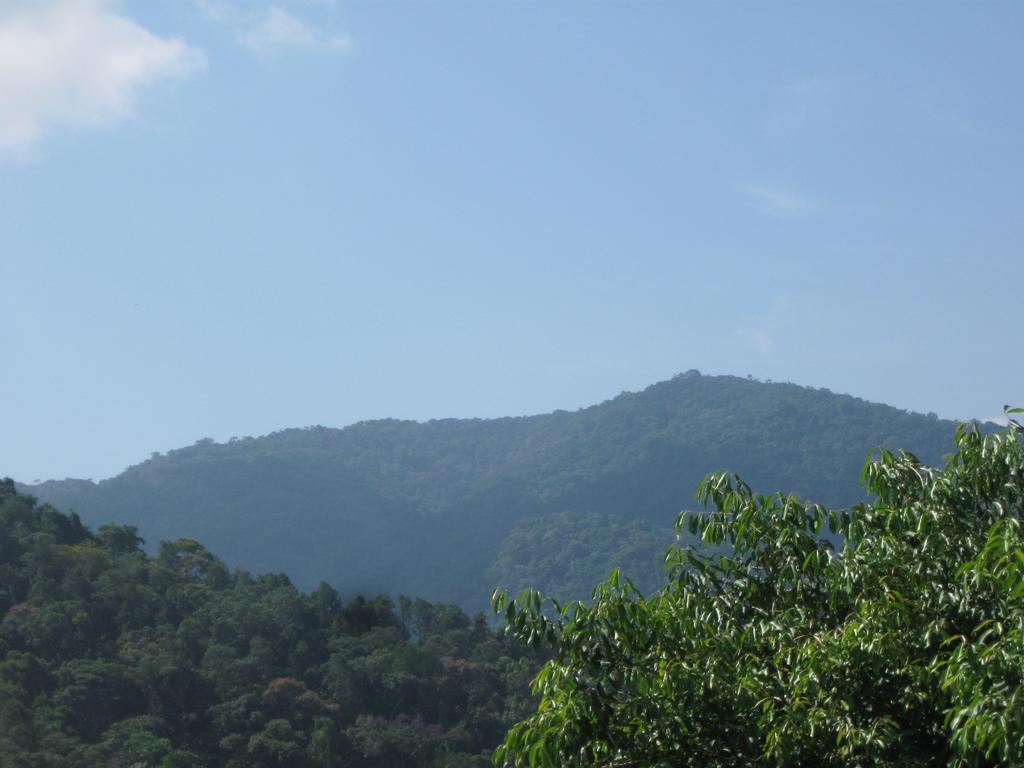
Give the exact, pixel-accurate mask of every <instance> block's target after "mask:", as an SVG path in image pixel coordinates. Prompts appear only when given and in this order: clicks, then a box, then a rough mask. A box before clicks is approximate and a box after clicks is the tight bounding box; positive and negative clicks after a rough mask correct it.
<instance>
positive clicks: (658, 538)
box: [22, 371, 953, 609]
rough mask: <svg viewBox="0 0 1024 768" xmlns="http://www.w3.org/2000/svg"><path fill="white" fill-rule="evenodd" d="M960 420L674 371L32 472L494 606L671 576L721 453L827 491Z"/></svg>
mask: <svg viewBox="0 0 1024 768" xmlns="http://www.w3.org/2000/svg"><path fill="white" fill-rule="evenodd" d="M952 429H953V425H952V423H951V422H948V421H943V420H940V419H938V418H936V417H935V416H934V415H933V414H929V415H927V416H925V415H921V414H917V413H908V412H906V411H901V410H898V409H896V408H892V407H889V406H885V405H878V404H874V403H869V402H866V401H864V400H861V399H858V398H855V397H851V396H848V395H839V394H834V393H832V392H829V391H828V390H822V389H812V388H807V387H801V386H797V385H795V384H788V383H787V384H781V383H768V382H760V381H756V380H752V379H743V378H738V377H733V376H702V375H701V374H700V373H699V372H697V371H690V372H687V373H685V374H680V375H678V376H676V377H674V378H673V379H671V380H669V381H664V382H661V383H658V384H655V385H653V386H650V387H648V388H647V389H645V390H643V391H641V392H636V393H623V394H621V395H619V396H618V397H616V398H614V399H612V400H609V401H606V402H603V403H601V404H599V405H594V406H591V407H588V408H582V409H580V410H577V411H575V412H567V411H556V412H554V413H550V414H544V415H538V416H524V417H516V418H500V419H486V420H485V419H442V420H435V421H428V422H425V423H418V422H412V421H396V420H382V421H371V422H362V423H358V424H354V425H352V426H349V427H346V428H344V429H331V428H326V427H320V426H317V427H309V428H304V429H287V430H283V431H280V432H275V433H273V434H270V435H266V436H264V437H259V438H243V439H233V440H231V441H229V442H227V443H216V442H214V441H212V440H209V439H206V440H200V441H199V442H197V443H196V444H195V445H192V446H189V447H187V448H181V449H178V450H173V451H170V452H168V453H167V454H165V455H154V456H153V457H152V458H150V459H149V460H147V461H144V462H143V463H141V464H138V465H135V466H133V467H130V468H128V469H127V470H125V471H124V472H123V473H121V474H120V475H118V476H116V477H113V478H110V479H108V480H103V481H101V482H99V483H93V482H91V481H86V480H70V479H69V480H62V481H49V482H45V483H41V484H38V485H35V486H22V488H23V489H24V490H26V491H28V492H29V493H31V494H33V495H35V496H36V497H38V498H40V499H41V500H43V501H46V502H49V503H51V504H53V505H54V506H56V507H58V508H60V509H64V510H74V511H75V512H77V513H78V514H79V515H80V517H81V518H82V520H83V521H84V522H85V523H87V524H89V525H92V526H96V525H100V524H103V523H106V522H110V521H117V522H122V523H128V524H131V525H136V526H138V528H139V533H140V534H141V535H142V536H143V537H144V538H145V539H146V540H147V541H148V542H149V543H150V545H151V546H154V545H156V544H157V542H158V541H160V540H165V539H177V538H181V537H186V538H193V539H198V540H201V541H203V542H204V544H206V545H207V546H209V547H210V548H211V549H212V550H214V551H216V552H218V553H219V554H220V555H221V556H222V557H223V558H224V559H225V560H226V561H227V562H228V563H229V564H230V565H232V566H237V567H241V568H244V569H248V570H253V571H257V572H263V571H284V572H286V573H288V574H289V575H290V577H291V578H292V579H293V580H294V581H295V582H296V583H297V584H298V585H299V586H300V587H303V588H311V587H313V586H315V585H316V584H317V583H318V582H320V581H321V580H324V581H327V582H329V583H330V584H332V585H333V586H334V587H336V588H337V589H338V590H339V591H340V592H341V593H342V594H347V595H351V594H355V593H360V592H361V593H371V594H374V593H378V592H390V593H392V594H414V595H420V596H423V597H426V598H428V599H432V600H445V601H451V602H456V603H459V604H461V605H463V606H465V607H467V608H470V609H474V608H479V607H481V606H482V605H484V603H485V601H486V598H487V595H488V594H489V592H490V590H491V588H492V587H494V586H495V585H496V584H502V585H504V586H506V587H508V588H510V589H516V588H518V587H520V586H524V585H527V584H530V585H534V586H538V587H539V588H541V589H542V590H548V591H550V592H551V593H553V594H555V595H558V596H562V597H569V596H576V597H579V596H585V595H584V594H582V592H583V590H585V589H586V588H587V585H591V584H594V583H596V582H597V581H599V580H600V579H601V578H602V577H603V576H605V575H607V571H608V570H609V569H610V568H611V567H612V566H622V567H623V569H624V570H625V572H626V573H627V574H628V575H631V576H634V577H635V578H636V580H637V581H638V583H639V584H640V585H641V586H644V585H651V584H654V583H658V578H657V577H658V575H659V571H658V567H659V565H658V564H659V563H660V556H661V554H662V553H663V551H664V549H665V547H666V546H667V545H668V543H669V542H670V541H671V537H672V535H673V532H672V523H673V521H674V519H675V516H676V514H677V513H678V512H679V511H680V510H681V509H683V508H685V507H687V506H690V504H691V499H692V498H693V494H694V491H695V489H696V487H697V484H698V482H699V481H700V479H701V478H702V477H703V476H704V475H705V474H706V473H707V472H710V471H714V470H720V469H728V470H732V471H735V472H738V473H739V474H740V475H741V476H742V477H743V478H744V479H745V480H746V481H747V482H748V483H749V484H750V485H751V486H752V487H753V488H754V489H755V490H759V491H762V492H771V491H776V490H786V491H790V490H792V491H795V492H797V493H798V494H800V495H801V496H803V497H805V498H809V499H812V500H814V501H818V502H820V503H823V504H826V505H829V506H845V505H848V504H851V503H854V502H857V501H860V500H862V499H864V493H863V491H862V490H861V489H860V488H859V486H857V485H856V483H855V481H854V480H852V478H856V477H857V476H858V473H859V470H860V467H861V466H862V465H863V463H864V460H865V457H866V456H867V455H868V453H869V452H870V451H871V450H873V449H874V448H876V447H879V446H885V447H888V448H890V449H898V448H904V449H907V450H909V451H912V452H913V453H915V454H916V455H918V456H919V457H920V458H921V459H922V460H923V461H925V462H926V463H936V462H938V461H939V460H940V458H941V456H942V455H943V453H944V452H946V451H947V450H948V449H949V447H950V446H949V435H950V434H951V433H952Z"/></svg>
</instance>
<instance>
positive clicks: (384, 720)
mask: <svg viewBox="0 0 1024 768" xmlns="http://www.w3.org/2000/svg"><path fill="white" fill-rule="evenodd" d="M140 544H141V540H140V539H139V537H138V535H137V532H136V530H135V529H134V528H133V527H131V526H125V525H107V526H104V527H103V528H101V529H100V530H99V531H98V532H96V533H95V534H94V533H92V532H90V531H89V530H88V529H87V528H86V527H85V526H83V525H82V523H81V521H79V520H78V519H77V518H76V517H74V516H71V515H65V514H62V513H60V512H58V511H57V510H55V509H53V508H52V507H49V506H46V505H39V504H37V503H35V501H34V500H33V499H31V498H30V497H28V496H25V495H23V494H20V493H18V492H17V491H16V490H15V488H14V484H13V482H11V481H10V480H6V481H0V765H2V766H4V768H49V767H50V766H52V767H53V768H57V767H58V766H59V767H60V768H75V767H76V766H77V767H81V768H92V767H93V766H97V765H107V766H135V767H136V768H148V767H152V768H158V767H159V768H204V767H205V768H233V767H237V768H242V767H243V766H244V768H253V767H256V768H259V767H260V766H266V767H267V768H271V767H273V768H278V767H280V766H285V767H290V768H333V767H335V766H341V765H344V766H354V767H356V768H358V767H359V766H364V767H365V768H370V767H371V766H372V767H373V768H377V767H378V766H388V767H393V768H405V767H407V766H410V767H411V766H416V768H421V767H422V768H429V767H430V766H435V767H436V768H442V767H443V768H470V767H471V766H478V767H482V766H486V765H489V763H490V755H491V753H492V752H493V749H494V747H495V746H496V745H497V744H498V743H500V741H501V738H502V736H503V734H504V733H505V731H506V729H507V728H508V727H509V726H510V725H511V724H512V723H513V722H515V720H517V719H519V718H521V717H523V716H525V714H526V713H527V712H528V711H529V706H530V693H529V689H528V686H527V681H528V680H529V678H530V677H531V676H532V674H533V673H534V672H535V671H536V669H537V668H538V667H539V666H540V661H541V658H540V656H539V655H538V654H536V653H531V652H529V651H528V650H526V649H525V648H524V647H523V646H522V645H521V644H519V643H517V642H514V641H512V640H511V639H509V638H505V637H504V636H502V635H500V634H499V633H497V632H496V630H495V629H494V628H492V627H490V626H488V625H487V623H486V622H485V620H484V616H483V615H482V614H478V615H477V616H475V617H469V616H467V615H466V614H465V613H463V612H462V610H461V609H459V608H457V607H455V606H451V605H439V604H435V603H429V602H427V601H425V600H422V599H409V598H399V600H398V602H397V604H396V603H394V602H392V601H391V600H390V599H388V598H386V597H383V596H379V597H375V598H367V597H363V596H356V597H353V598H351V599H349V600H347V601H343V600H342V599H341V598H340V597H339V595H338V593H337V592H335V591H334V590H333V589H332V588H331V587H329V586H328V585H326V584H321V585H320V586H319V587H318V588H316V589H314V590H312V591H311V592H309V593H307V594H304V593H302V592H300V591H299V590H297V589H296V588H295V587H294V586H292V584H291V582H290V581H289V580H288V578H287V577H285V576H282V575H279V574H277V575H274V574H269V575H262V576H252V575H250V574H248V573H246V572H244V571H235V572H231V571H229V569H228V568H227V567H226V566H225V564H224V563H223V562H222V561H221V560H220V559H219V558H218V557H216V556H215V555H214V554H212V553H211V552H210V551H209V550H207V549H206V547H204V546H203V545H202V544H200V543H199V542H197V541H194V540H190V539H180V540H177V541H169V542H163V543H162V544H161V545H160V547H159V554H158V555H156V556H154V557H149V556H147V555H146V554H145V553H144V552H143V551H142V550H141V549H140V548H139V546H140Z"/></svg>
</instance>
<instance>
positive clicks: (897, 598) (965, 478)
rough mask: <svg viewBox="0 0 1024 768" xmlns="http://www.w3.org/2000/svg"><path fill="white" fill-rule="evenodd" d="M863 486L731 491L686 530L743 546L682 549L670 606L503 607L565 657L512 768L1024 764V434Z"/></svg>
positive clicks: (522, 730) (724, 486)
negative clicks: (856, 492) (849, 497)
mask: <svg viewBox="0 0 1024 768" xmlns="http://www.w3.org/2000/svg"><path fill="white" fill-rule="evenodd" d="M862 481H863V482H864V484H865V486H866V488H867V490H868V491H870V492H871V493H872V494H873V499H872V500H871V501H870V503H862V504H858V505H855V506H853V507H851V508H849V509H846V510H839V511H834V510H833V511H830V510H828V509H826V508H824V507H822V506H820V505H817V504H814V503H807V502H802V501H800V500H799V499H798V498H797V497H796V496H793V495H788V496H787V495H784V494H775V495H771V496H762V495H758V494H755V493H753V492H752V491H751V490H750V488H749V487H748V486H747V485H746V484H745V483H744V482H743V481H742V480H740V479H739V478H738V477H736V476H734V475H727V474H716V475H711V476H709V477H708V478H706V479H705V481H704V482H703V483H702V484H701V485H700V489H699V491H698V499H699V500H700V501H701V502H703V504H704V509H705V511H704V512H700V513H695V514H693V513H691V514H684V515H682V516H681V517H680V520H679V523H678V525H679V526H680V527H681V528H686V529H688V530H689V531H691V532H693V533H694V534H697V535H699V536H700V537H701V539H702V540H703V541H704V542H705V543H707V544H711V545H715V546H721V545H725V546H727V547H728V548H729V549H728V550H727V551H726V552H725V553H724V554H723V553H721V552H719V553H717V554H714V555H709V554H707V553H706V552H701V551H698V550H694V549H693V548H688V547H677V548H674V549H673V550H672V551H670V553H669V555H668V557H667V565H668V575H669V578H668V583H667V584H665V585H664V586H663V588H662V589H661V590H660V591H658V592H656V593H654V594H652V595H650V596H647V597H645V596H643V595H641V594H640V593H639V591H638V590H637V589H636V588H634V587H633V585H632V584H631V583H630V582H629V581H628V580H624V579H622V578H620V577H619V576H618V574H617V573H613V575H612V577H611V578H610V579H609V580H608V581H607V582H605V583H604V584H602V585H600V586H599V587H598V588H597V589H596V590H595V592H594V602H593V603H592V604H591V605H583V604H580V603H571V604H568V605H565V606H560V605H559V604H558V603H557V602H554V601H551V602H550V603H549V604H546V603H545V602H544V601H542V600H541V598H540V596H539V594H538V593H536V592H533V591H527V592H524V593H523V595H522V597H520V598H519V599H518V600H515V601H509V600H508V599H507V598H506V596H505V595H504V594H503V593H500V592H499V593H496V596H495V607H496V608H497V609H499V610H501V611H503V612H504V614H505V616H506V618H507V622H508V627H509V629H510V631H511V632H512V633H513V634H515V635H516V636H518V637H520V638H522V639H524V640H527V641H528V642H531V643H533V644H540V643H548V644H550V645H551V646H552V647H553V649H554V658H553V659H552V660H551V661H550V662H549V663H548V664H547V665H546V666H545V667H544V668H543V670H542V671H541V672H540V674H539V675H538V676H537V677H536V679H535V680H534V683H533V685H534V690H535V692H536V693H537V694H538V695H539V696H540V697H541V700H540V704H539V707H538V709H537V710H536V711H535V713H534V714H533V715H531V716H530V717H529V718H527V719H526V720H524V721H523V722H521V723H520V724H518V725H517V726H515V727H514V728H513V729H512V730H511V731H510V732H509V734H508V736H507V738H506V740H505V742H504V744H503V746H502V747H500V748H499V750H498V751H497V753H496V756H495V759H496V763H497V764H499V765H509V766H513V765H515V766H518V765H530V766H531V767H532V766H584V765H586V766H595V765H598V766H670V765H671V766H758V765H764V766H768V765H787V766H867V765H871V766H935V765H948V766H989V765H1022V764H1024V532H1022V525H1024V430H1022V429H1021V428H1020V426H1019V425H1018V424H1017V423H1016V422H1011V425H1010V428H1009V429H1008V430H1007V431H1005V432H1002V433H1000V434H995V435H989V436H985V435H983V434H981V433H980V432H979V430H978V429H977V428H976V427H974V426H967V425H961V426H960V427H959V428H958V430H957V432H956V451H955V453H953V454H951V455H950V456H948V457H947V459H946V461H945V465H944V467H942V468H941V469H930V468H927V467H926V466H924V465H922V463H921V462H919V461H918V459H917V458H916V457H915V456H914V455H912V454H909V453H899V454H893V453H890V452H889V451H886V450H882V451H880V452H879V453H878V454H876V456H875V457H874V458H873V459H872V460H871V461H869V462H868V463H867V465H866V466H865V468H864V470H863V473H862ZM826 530H831V531H833V532H837V533H839V534H841V535H842V536H843V537H844V539H843V541H844V543H843V544H842V545H841V547H840V548H839V550H838V551H837V550H836V548H835V547H834V546H833V544H832V543H830V541H829V539H827V538H825V537H823V536H822V533H823V532H824V531H826Z"/></svg>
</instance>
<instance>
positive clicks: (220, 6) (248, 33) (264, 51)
mask: <svg viewBox="0 0 1024 768" xmlns="http://www.w3.org/2000/svg"><path fill="white" fill-rule="evenodd" d="M196 3H197V5H198V6H199V10H200V11H201V12H202V14H203V16H204V17H205V18H206V20H207V21H209V22H211V23H213V24H218V25H221V26H225V27H228V28H231V29H233V30H234V32H235V36H236V39H237V40H238V42H239V43H241V44H242V45H243V46H244V47H245V48H247V49H249V51H251V52H252V53H255V54H257V55H260V56H269V55H276V54H281V53H285V52H288V51H296V50H306V51H316V52H319V53H329V54H343V53H348V52H349V51H351V50H352V38H351V37H349V36H348V35H344V34H338V33H332V32H325V31H323V30H321V29H320V28H318V27H317V26H315V25H313V24H310V23H309V22H308V21H306V20H304V19H302V18H299V17H298V16H296V15H295V14H294V13H292V12H291V11H289V10H288V9H287V8H285V7H284V6H282V5H265V4H262V3H257V4H255V7H253V6H248V7H246V6H243V5H242V4H241V3H238V2H236V0H196ZM305 4H306V5H317V4H319V5H324V4H327V5H330V4H331V3H330V2H328V0H320V2H316V0H306V3H305Z"/></svg>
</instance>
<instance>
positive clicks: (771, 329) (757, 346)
mask: <svg viewBox="0 0 1024 768" xmlns="http://www.w3.org/2000/svg"><path fill="white" fill-rule="evenodd" d="M793 322H794V313H793V302H792V301H791V300H790V298H789V295H788V294H780V295H778V296H776V297H775V299H774V300H773V301H772V306H771V308H770V309H769V310H768V311H767V312H764V313H762V314H760V315H756V316H753V317H750V318H748V323H747V324H746V326H744V327H741V328H739V329H738V331H739V335H740V336H741V337H742V338H744V339H745V340H746V341H747V343H748V344H750V346H751V347H753V349H754V351H755V352H757V354H758V355H760V356H761V357H767V356H769V355H771V354H773V353H774V352H775V350H776V347H777V343H778V341H779V338H780V337H781V336H784V335H785V334H786V332H787V331H788V329H789V328H790V327H792V325H793Z"/></svg>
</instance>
